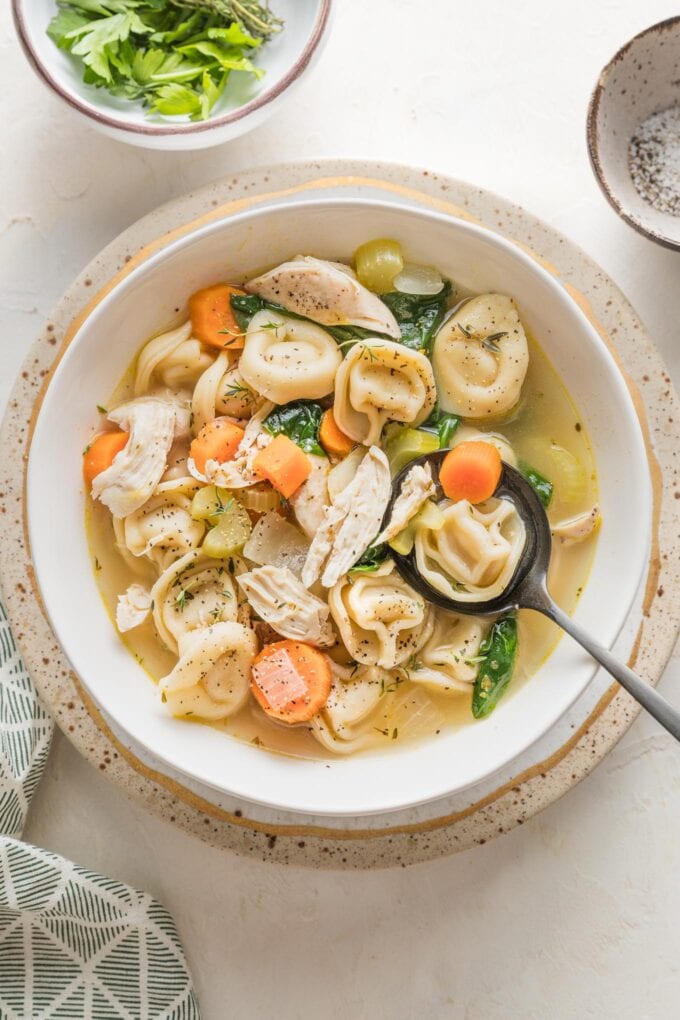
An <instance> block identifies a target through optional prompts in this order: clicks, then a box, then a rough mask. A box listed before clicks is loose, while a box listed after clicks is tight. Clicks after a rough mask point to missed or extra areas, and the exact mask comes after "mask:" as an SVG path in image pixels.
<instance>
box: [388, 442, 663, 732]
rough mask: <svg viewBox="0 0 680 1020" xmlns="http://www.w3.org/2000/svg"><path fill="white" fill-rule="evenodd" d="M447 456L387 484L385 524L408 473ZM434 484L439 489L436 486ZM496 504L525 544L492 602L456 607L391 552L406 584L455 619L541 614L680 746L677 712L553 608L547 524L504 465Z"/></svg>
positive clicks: (528, 490) (412, 563) (433, 456)
mask: <svg viewBox="0 0 680 1020" xmlns="http://www.w3.org/2000/svg"><path fill="white" fill-rule="evenodd" d="M447 453H448V451H447V450H438V451H436V452H434V453H429V454H425V455H424V456H422V457H418V458H417V459H415V460H412V461H410V462H409V463H408V464H407V465H406V467H405V468H404V469H403V470H402V471H400V473H399V474H398V475H397V476H396V478H395V479H394V481H393V483H392V497H391V499H390V503H389V505H388V507H387V512H386V514H385V520H386V521H388V520H389V519H390V517H391V514H392V508H393V505H394V502H395V500H396V498H397V496H398V495H399V493H400V491H401V487H402V485H403V483H404V480H405V478H406V476H407V475H408V473H409V471H410V470H411V469H412V468H413V467H415V466H416V465H418V464H420V465H422V466H423V467H424V466H425V465H427V464H429V465H430V467H431V469H432V474H433V478H434V479H435V480H436V479H437V478H438V476H439V471H438V469H439V465H440V463H441V461H442V460H443V459H444V457H445V456H446V454H447ZM437 484H438V483H437ZM494 496H495V497H496V498H497V499H508V500H511V501H512V503H513V504H514V506H515V507H516V509H517V512H518V514H519V516H520V518H521V519H522V522H523V524H524V528H525V532H526V539H525V543H524V548H523V550H522V553H521V555H520V557H519V560H518V563H517V566H516V568H515V571H514V573H513V575H512V577H511V578H510V581H509V582H508V584H507V586H506V588H505V589H504V591H502V592H501V594H500V595H497V596H496V597H495V598H491V599H487V600H484V601H479V602H476V601H475V602H468V601H460V602H459V601H457V600H456V599H452V598H449V597H448V596H446V595H444V594H442V593H441V592H440V591H437V589H436V588H434V587H433V586H432V585H431V584H430V583H429V582H428V581H426V580H425V578H424V577H423V576H422V575H421V574H420V572H419V570H418V566H417V563H416V556H415V551H414V550H411V552H409V553H408V554H406V555H403V554H401V553H398V552H396V551H394V550H393V551H392V553H391V555H392V556H393V558H394V561H395V563H396V566H397V569H398V570H399V572H400V573H401V575H402V576H403V577H404V579H405V580H406V581H408V583H409V584H410V585H411V587H413V588H415V590H416V591H418V592H420V594H421V595H423V596H424V597H425V598H426V599H428V600H429V601H430V602H433V603H434V604H435V605H437V606H440V607H441V608H442V609H448V610H449V611H451V612H455V613H464V614H468V615H473V616H496V615H501V614H503V613H508V612H510V611H512V610H516V609H534V610H535V611H536V612H538V613H543V615H544V616H547V617H548V619H550V620H552V621H553V623H556V624H557V625H558V626H559V627H561V628H562V630H565V631H566V632H567V634H570V635H571V637H573V639H574V640H575V641H577V642H578V643H579V644H580V645H581V647H582V648H584V649H585V650H586V651H587V652H588V653H589V654H590V655H592V657H593V658H594V659H595V660H596V661H597V662H599V663H600V665H601V666H604V668H605V669H606V670H607V672H608V673H610V674H611V675H612V676H613V677H614V679H615V680H617V681H618V682H619V683H620V684H621V686H622V687H623V688H625V690H627V691H628V693H629V694H630V695H631V696H632V697H633V698H635V700H636V701H638V702H639V703H640V704H641V705H642V707H643V708H645V709H647V711H648V712H649V713H650V715H652V716H654V718H655V719H656V720H657V722H660V723H661V725H662V726H664V727H665V728H666V729H667V730H668V732H669V733H671V734H672V735H673V736H674V737H675V739H676V740H680V712H678V711H676V710H675V709H674V708H673V707H672V706H671V705H669V703H668V702H667V701H666V700H665V698H663V697H662V696H661V695H660V694H659V693H658V692H657V691H656V690H655V689H654V688H653V687H651V686H650V685H649V684H647V683H645V681H644V680H642V679H641V678H640V677H639V676H637V675H636V674H635V673H634V672H633V670H632V669H629V667H628V666H626V665H625V664H624V663H622V662H619V660H618V659H617V658H616V657H615V656H614V655H612V654H611V652H610V651H609V650H608V649H607V648H605V647H604V646H603V645H601V644H599V642H597V641H595V640H594V639H593V638H592V637H591V636H590V634H588V633H587V631H585V630H584V629H583V627H581V625H580V624H578V623H576V621H575V620H573V619H572V618H571V617H570V616H568V615H567V613H565V612H564V611H563V610H562V609H560V607H559V606H558V605H557V604H556V603H555V602H554V600H553V598H552V597H551V595H550V593H549V591H548V585H547V575H548V564H549V562H550V551H551V546H552V535H551V533H550V523H549V521H548V517H547V514H546V512H545V509H544V507H543V504H542V503H541V501H540V499H539V498H538V496H537V495H536V493H535V492H534V490H533V488H532V487H531V485H530V484H529V482H528V481H527V480H526V479H525V478H524V476H523V475H522V474H521V473H520V472H519V471H517V469H516V468H513V467H510V466H509V465H508V464H506V463H503V471H502V474H501V479H500V482H499V485H498V487H497V489H496V491H495V493H494Z"/></svg>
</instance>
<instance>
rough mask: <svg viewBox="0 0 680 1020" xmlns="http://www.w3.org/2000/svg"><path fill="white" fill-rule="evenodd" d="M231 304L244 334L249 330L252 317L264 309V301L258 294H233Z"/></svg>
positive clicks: (230, 298) (230, 299)
mask: <svg viewBox="0 0 680 1020" xmlns="http://www.w3.org/2000/svg"><path fill="white" fill-rule="evenodd" d="M229 304H230V305H231V310H232V312H233V313H234V318H235V319H236V322H237V323H238V328H239V329H240V330H241V332H242V333H245V331H246V330H247V329H248V326H249V325H250V320H251V319H252V317H253V316H254V315H257V313H258V312H261V311H262V309H263V308H264V301H263V300H262V298H261V297H258V296H257V294H232V295H231V296H230V297H229Z"/></svg>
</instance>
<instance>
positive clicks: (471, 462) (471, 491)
mask: <svg viewBox="0 0 680 1020" xmlns="http://www.w3.org/2000/svg"><path fill="white" fill-rule="evenodd" d="M502 470H503V464H502V461H501V455H500V453H499V452H498V450H497V449H496V447H495V446H492V445H491V443H484V442H479V441H477V440H471V441H470V442H467V443H460V445H459V446H455V447H454V448H453V450H451V451H450V453H447V455H446V456H445V457H444V460H443V461H442V465H441V467H440V469H439V482H440V484H441V487H442V489H443V490H444V493H445V495H447V496H448V497H449V499H453V500H459V499H467V500H468V502H470V503H483V502H484V500H485V499H489V498H490V497H491V496H493V494H494V492H495V491H496V489H497V487H498V483H499V481H500V479H501V471H502Z"/></svg>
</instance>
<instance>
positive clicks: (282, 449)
mask: <svg viewBox="0 0 680 1020" xmlns="http://www.w3.org/2000/svg"><path fill="white" fill-rule="evenodd" d="M253 471H254V472H255V473H256V474H258V475H262V477H263V478H266V479H267V481H268V482H271V484H272V485H273V486H274V488H275V489H276V490H277V492H280V493H281V495H282V496H283V498H284V499H288V498H289V496H292V495H293V493H294V492H295V490H296V489H299V488H300V486H301V485H302V483H303V482H305V481H306V480H307V479H308V478H309V476H310V474H311V472H312V462H311V461H310V459H309V457H308V456H307V454H306V453H304V452H303V451H302V450H301V449H300V447H299V446H296V445H295V443H294V442H293V441H292V439H289V438H288V436H284V435H278V436H276V438H275V439H272V441H271V443H270V444H269V446H265V448H264V449H263V450H260V452H259V453H258V455H257V456H256V457H255V459H254V461H253Z"/></svg>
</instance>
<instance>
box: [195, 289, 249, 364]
mask: <svg viewBox="0 0 680 1020" xmlns="http://www.w3.org/2000/svg"><path fill="white" fill-rule="evenodd" d="M243 293H244V291H242V290H239V288H238V287H232V286H231V284H229V283H216V284H214V285H213V286H212V287H204V289H203V290H197V291H196V293H195V294H192V295H191V297H190V298H189V314H190V316H191V329H192V333H193V335H194V336H195V337H196V339H197V340H202V341H203V343H204V344H209V345H210V346H211V347H219V348H220V350H227V351H235V350H238V349H239V348H241V347H243V343H244V337H243V336H242V331H241V329H240V328H239V324H238V322H237V321H236V318H235V316H234V312H233V310H232V307H231V295H232V294H243Z"/></svg>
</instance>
